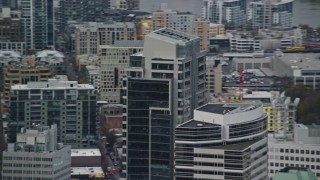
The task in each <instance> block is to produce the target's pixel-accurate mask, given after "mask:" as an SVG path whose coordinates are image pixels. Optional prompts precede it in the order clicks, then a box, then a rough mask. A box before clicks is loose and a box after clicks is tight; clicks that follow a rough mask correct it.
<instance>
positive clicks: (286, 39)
mask: <svg viewBox="0 0 320 180" xmlns="http://www.w3.org/2000/svg"><path fill="white" fill-rule="evenodd" d="M226 36H227V37H228V38H229V40H230V50H231V51H237V52H248V51H249V52H253V51H260V50H266V49H267V50H269V49H272V50H275V49H285V48H287V47H290V46H301V45H302V41H303V39H302V33H301V29H299V28H296V29H275V28H273V29H259V30H258V31H228V32H227V33H226Z"/></svg>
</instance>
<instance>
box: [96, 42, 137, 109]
mask: <svg viewBox="0 0 320 180" xmlns="http://www.w3.org/2000/svg"><path fill="white" fill-rule="evenodd" d="M99 49H100V51H99V60H100V65H101V69H100V82H101V86H100V89H99V92H100V94H99V95H100V100H104V101H108V102H110V103H120V91H121V89H122V87H123V84H122V79H123V78H124V77H125V76H126V75H127V74H126V72H125V68H128V67H129V60H130V56H131V55H132V54H135V53H137V52H141V51H142V50H143V41H123V42H117V43H116V44H115V45H114V46H107V45H104V46H100V47H99Z"/></svg>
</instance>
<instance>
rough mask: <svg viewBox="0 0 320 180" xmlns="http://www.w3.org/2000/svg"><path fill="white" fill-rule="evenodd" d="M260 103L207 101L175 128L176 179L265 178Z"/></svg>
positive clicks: (224, 179)
mask: <svg viewBox="0 0 320 180" xmlns="http://www.w3.org/2000/svg"><path fill="white" fill-rule="evenodd" d="M266 125H267V124H266V114H264V113H263V109H262V105H252V104H206V105H204V106H201V107H199V108H197V109H196V110H195V111H194V118H193V119H192V120H190V121H187V122H185V123H182V124H180V125H178V126H177V127H176V129H175V137H176V138H175V179H176V180H187V179H212V180H214V179H219V180H231V179H243V180H246V179H248V180H249V179H250V180H255V179H261V180H262V179H266V178H267V176H268V173H267V172H266V168H267V167H268V164H267V159H268V155H267V153H268V144H267V138H266V132H267V126H266Z"/></svg>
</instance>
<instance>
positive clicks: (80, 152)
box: [71, 149, 101, 157]
mask: <svg viewBox="0 0 320 180" xmlns="http://www.w3.org/2000/svg"><path fill="white" fill-rule="evenodd" d="M76 156H101V153H100V150H99V149H71V157H76Z"/></svg>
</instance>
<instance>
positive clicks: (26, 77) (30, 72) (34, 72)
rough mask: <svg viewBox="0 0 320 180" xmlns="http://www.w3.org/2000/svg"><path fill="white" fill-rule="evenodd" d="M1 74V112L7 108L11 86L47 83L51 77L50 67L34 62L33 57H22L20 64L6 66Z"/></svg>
mask: <svg viewBox="0 0 320 180" xmlns="http://www.w3.org/2000/svg"><path fill="white" fill-rule="evenodd" d="M3 72H4V77H3V78H4V103H3V112H6V111H7V110H8V107H9V102H10V91H11V86H13V85H15V84H27V83H28V82H29V81H31V82H32V81H47V80H48V79H50V78H52V77H53V73H52V68H51V66H50V65H49V64H46V63H43V62H36V61H35V56H24V57H23V59H22V62H17V63H12V64H10V65H8V66H6V67H5V68H4V69H3Z"/></svg>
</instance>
